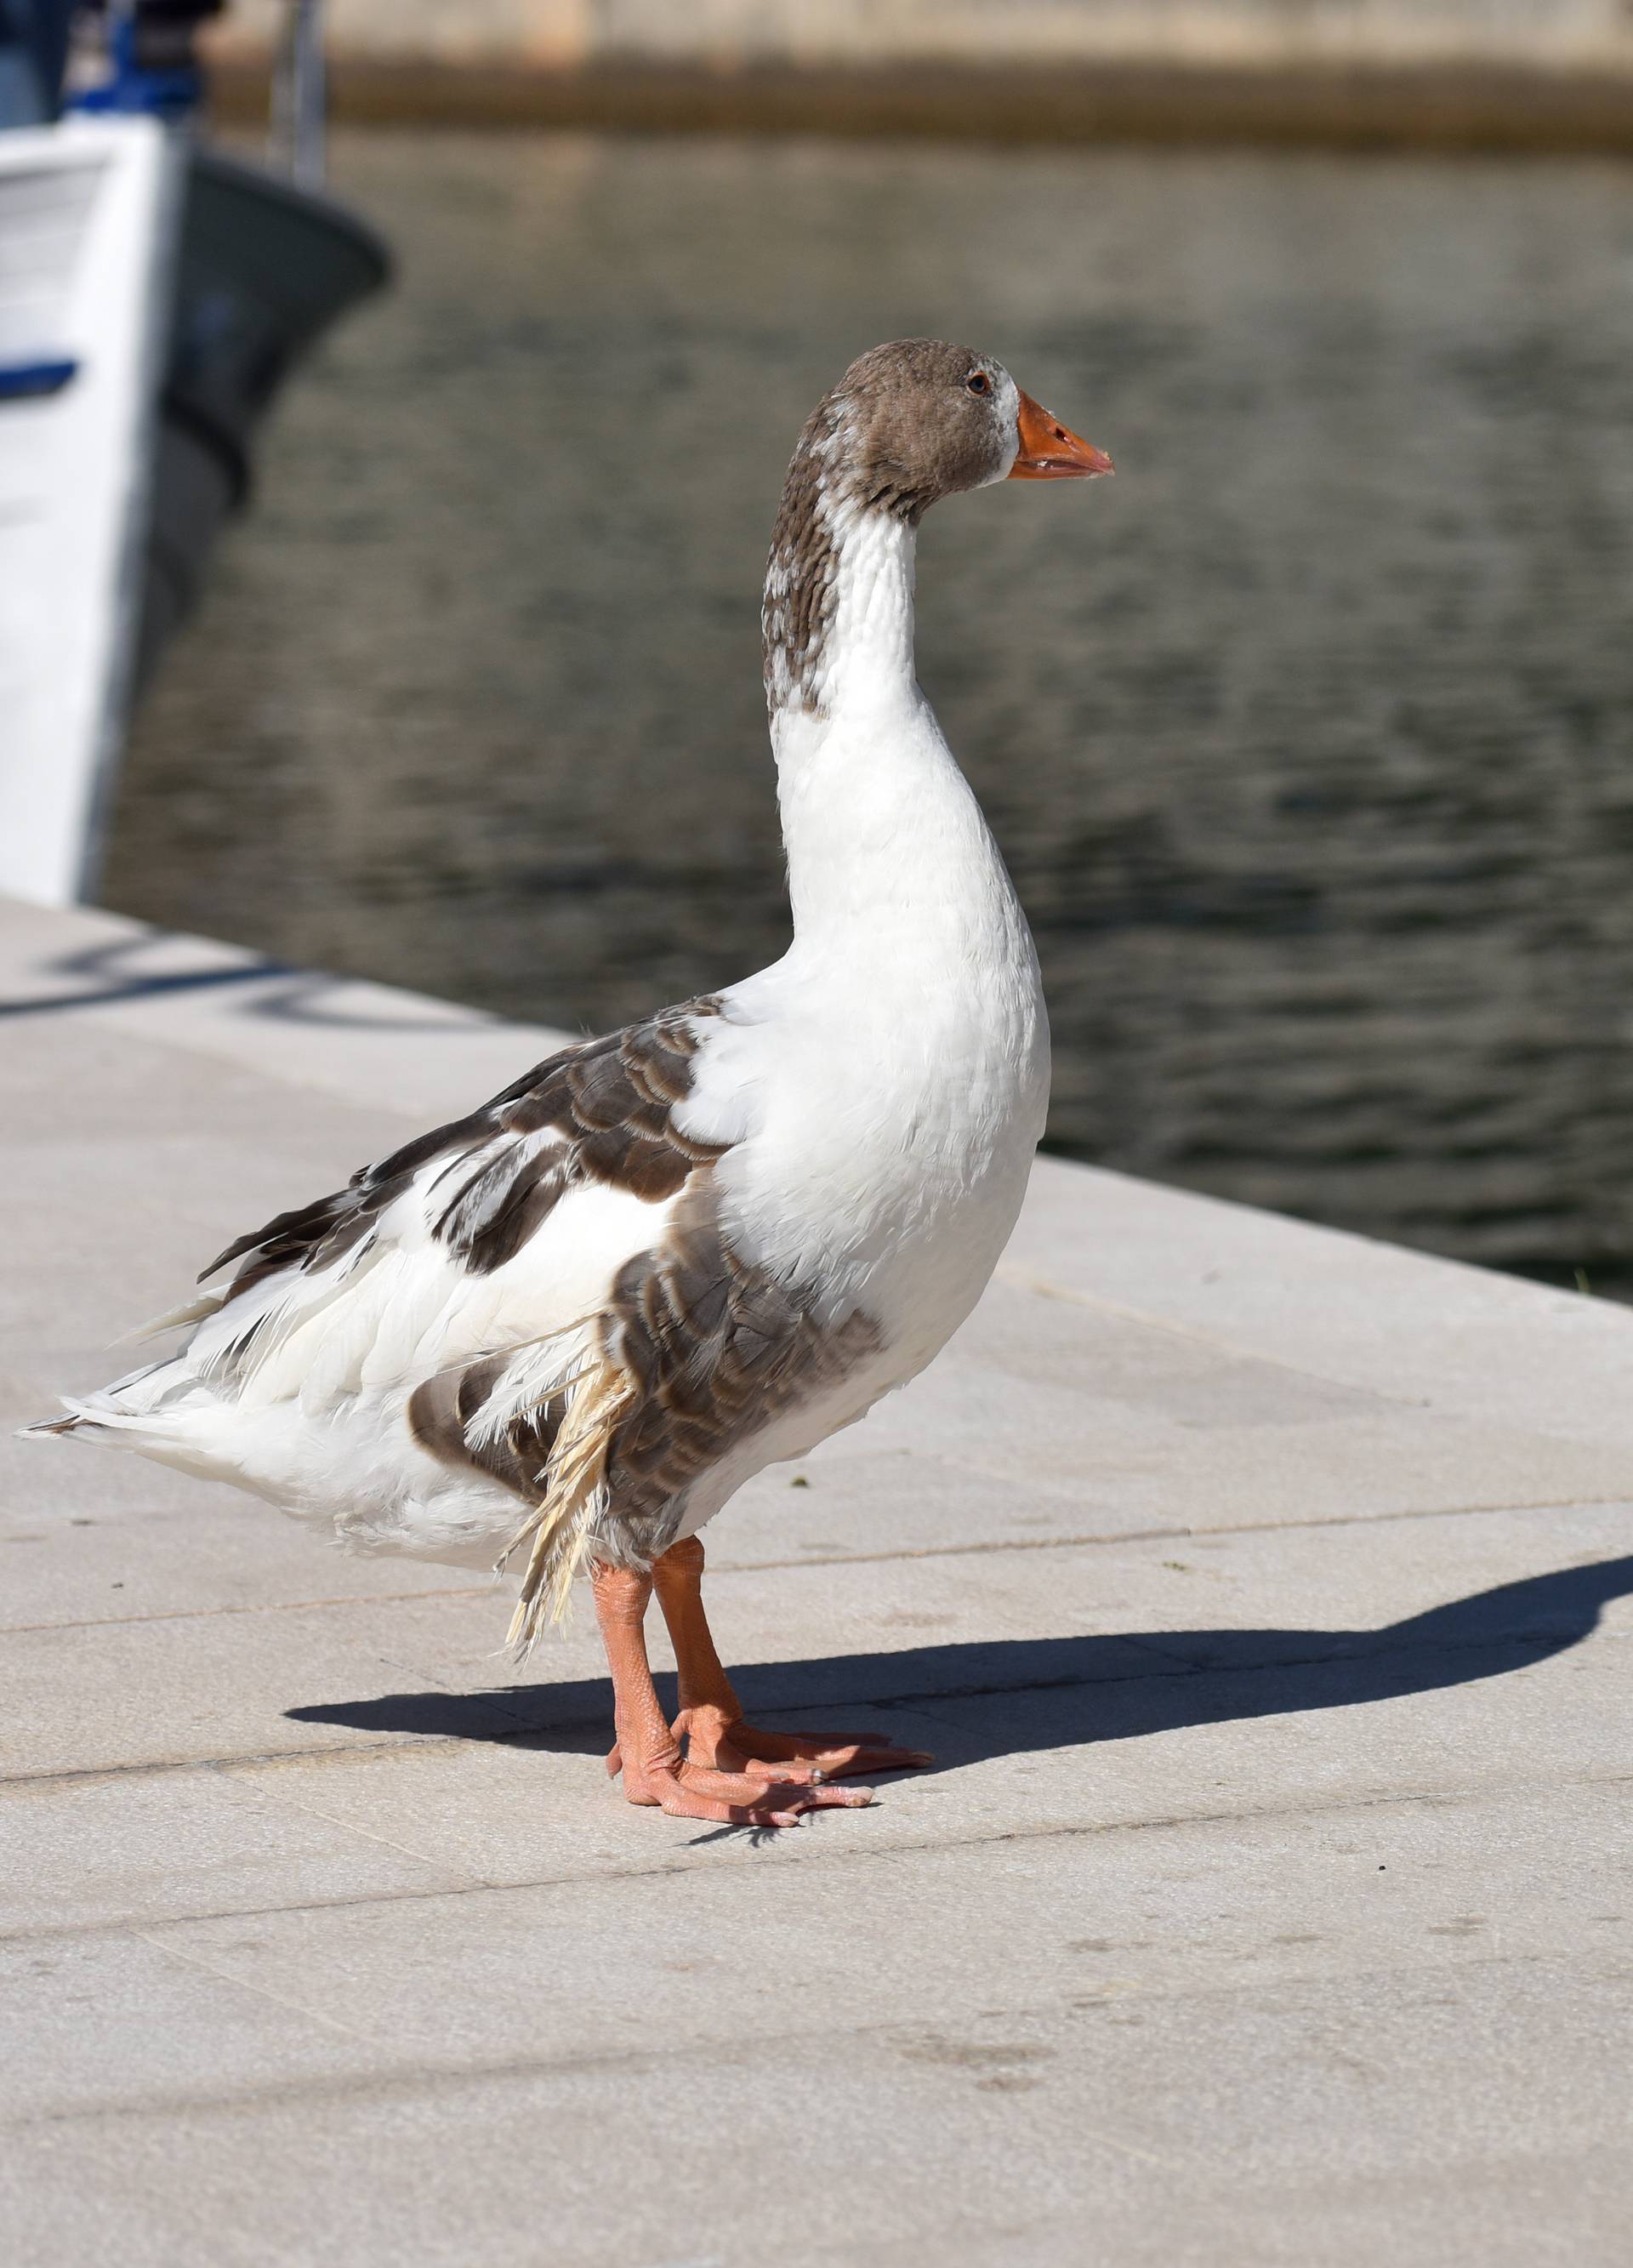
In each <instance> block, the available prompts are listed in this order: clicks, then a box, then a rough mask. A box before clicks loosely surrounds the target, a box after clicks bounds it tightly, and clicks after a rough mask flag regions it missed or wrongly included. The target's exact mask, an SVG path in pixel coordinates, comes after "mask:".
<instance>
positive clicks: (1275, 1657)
mask: <svg viewBox="0 0 1633 2268" xmlns="http://www.w3.org/2000/svg"><path fill="white" fill-rule="evenodd" d="M1629 1592H1633V1556H1629V1557H1624V1558H1619V1559H1601V1560H1598V1561H1595V1562H1594V1563H1593V1565H1588V1566H1578V1567H1562V1568H1559V1569H1557V1570H1556V1571H1555V1572H1552V1573H1549V1574H1545V1575H1530V1576H1526V1577H1525V1578H1524V1579H1523V1580H1520V1581H1518V1582H1513V1583H1503V1584H1499V1585H1498V1586H1497V1587H1496V1588H1495V1589H1493V1590H1489V1591H1478V1592H1475V1594H1473V1595H1472V1596H1470V1597H1468V1598H1464V1599H1453V1600H1452V1601H1450V1602H1448V1603H1447V1604H1446V1605H1445V1606H1440V1607H1432V1608H1431V1609H1430V1610H1429V1611H1428V1612H1427V1613H1426V1614H1421V1615H1412V1616H1408V1617H1407V1619H1406V1620H1405V1621H1403V1622H1396V1623H1387V1624H1384V1626H1383V1627H1382V1628H1381V1629H1378V1630H1194V1631H1184V1630H1180V1631H1139V1632H1132V1633H1123V1634H1120V1635H1118V1636H1115V1637H1100V1636H1094V1637H1086V1636H1085V1637H1078V1638H998V1639H990V1640H984V1641H983V1640H975V1641H971V1642H968V1643H963V1644H958V1645H946V1646H911V1647H908V1648H907V1649H905V1650H903V1651H901V1652H900V1653H845V1654H833V1655H829V1656H827V1657H825V1658H823V1659H820V1660H816V1661H779V1662H762V1663H754V1664H752V1665H750V1666H748V1667H747V1668H733V1669H732V1679H733V1682H734V1683H735V1684H736V1686H737V1690H738V1691H739V1694H740V1696H741V1697H742V1700H743V1704H744V1707H745V1709H746V1711H747V1712H748V1714H749V1715H750V1716H751V1717H761V1718H770V1717H776V1716H781V1715H787V1714H790V1713H795V1714H799V1715H807V1716H809V1717H810V1719H811V1721H812V1722H813V1723H815V1724H820V1725H823V1726H836V1727H845V1728H846V1729H865V1728H866V1726H867V1723H868V1721H869V1719H874V1720H875V1721H878V1722H880V1723H881V1724H883V1725H885V1726H886V1728H887V1727H888V1719H889V1716H890V1712H892V1711H893V1710H896V1709H903V1710H906V1709H910V1710H913V1711H915V1712H922V1713H927V1714H930V1715H932V1716H934V1717H936V1718H937V1719H938V1728H937V1732H936V1734H935V1736H934V1738H935V1746H936V1749H937V1755H938V1761H939V1762H940V1763H942V1764H972V1763H975V1762H977V1761H979V1760H981V1759H982V1758H985V1757H989V1756H1010V1755H1015V1754H1018V1753H1020V1752H1022V1751H1024V1750H1026V1749H1056V1748H1063V1747H1070V1746H1072V1745H1075V1744H1078V1743H1087V1742H1096V1741H1117V1740H1133V1739H1136V1738H1138V1737H1140V1736H1141V1735H1143V1734H1151V1733H1165V1732H1173V1731H1177V1730H1178V1729H1180V1728H1181V1727H1184V1726H1189V1725H1218V1724H1226V1723H1231V1722H1233V1721H1236V1720H1241V1719H1249V1718H1254V1717H1269V1716H1280V1715H1285V1714H1291V1713H1294V1712H1301V1711H1305V1710H1310V1709H1348V1708H1357V1707H1359V1706H1361V1705H1363V1704H1365V1703H1367V1702H1371V1701H1383V1700H1392V1699H1396V1698H1398V1697H1401V1696H1402V1695H1406V1694H1413V1693H1431V1692H1436V1691H1438V1690H1441V1689H1442V1688H1444V1687H1446V1686H1451V1685H1467V1684H1472V1683H1476V1682H1477V1681H1479V1680H1481V1679H1483V1678H1490V1677H1501V1676H1504V1675H1507V1674H1508V1672H1510V1671H1511V1670H1515V1669H1523V1668H1527V1667H1529V1666H1530V1665H1531V1664H1532V1663H1534V1662H1538V1661H1545V1660H1547V1659H1548V1656H1549V1655H1551V1654H1556V1653H1563V1652H1565V1651H1566V1650H1567V1649H1568V1648H1569V1647H1570V1646H1577V1645H1579V1644H1580V1642H1581V1641H1582V1640H1583V1639H1584V1638H1586V1637H1587V1636H1588V1635H1589V1633H1590V1632H1591V1631H1593V1629H1594V1628H1595V1626H1596V1625H1597V1624H1598V1621H1599V1617H1600V1609H1601V1608H1602V1607H1603V1606H1604V1605H1605V1603H1606V1602H1607V1601H1608V1600H1611V1599H1617V1598H1621V1597H1622V1596H1623V1595H1625V1594H1627V1593H1629ZM658 1684H659V1688H660V1690H664V1692H665V1697H666V1702H668V1701H670V1700H671V1699H672V1697H673V1685H672V1683H670V1682H669V1681H666V1679H665V1678H663V1677H662V1676H661V1675H660V1676H659V1679H658ZM972 1704H973V1705H972ZM818 1712H820V1713H818ZM285 1713H286V1714H287V1715H288V1716H290V1717H291V1718H294V1719H297V1720H298V1721H299V1722H300V1723H302V1724H312V1725H345V1726H349V1727H353V1728H354V1729H355V1730H357V1731H359V1732H370V1733H409V1734H423V1735H425V1736H428V1737H430V1738H437V1739H443V1740H449V1739H452V1740H467V1741H504V1742H515V1743H519V1744H522V1745H526V1746H529V1747H539V1748H549V1749H566V1750H571V1751H577V1752H580V1753H590V1752H594V1753H599V1752H600V1750H601V1749H604V1748H605V1746H606V1743H607V1737H608V1733H607V1727H608V1726H609V1725H610V1722H611V1715H612V1704H611V1695H610V1691H609V1689H608V1687H607V1683H606V1681H605V1680H604V1679H601V1678H587V1679H577V1680H574V1681H572V1682H571V1683H563V1684H556V1685H550V1684H533V1685H509V1686H496V1687H491V1688H486V1689H484V1690H481V1691H479V1692H475V1693H467V1694H459V1693H390V1694H384V1695H381V1696H380V1697H378V1698H373V1699H364V1700H357V1701H328V1702H320V1703H318V1702H314V1703H311V1704H308V1705H305V1706H303V1707H299V1708H295V1709H291V1710H289V1711H287V1712H285Z"/></svg>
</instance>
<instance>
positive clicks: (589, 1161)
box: [199, 995, 721, 1297]
mask: <svg viewBox="0 0 1633 2268" xmlns="http://www.w3.org/2000/svg"><path fill="white" fill-rule="evenodd" d="M719 1013H721V1010H720V1002H719V1000H718V999H717V998H715V997H714V996H712V995H705V996H704V997H703V998H700V999H696V1000H689V1001H688V1002H686V1003H685V1005H683V1006H680V1007H679V1008H667V1009H666V1010H665V1011H664V1012H663V1013H662V1014H661V1015H657V1016H650V1017H648V1018H647V1019H646V1020H645V1021H644V1023H639V1024H630V1025H629V1026H627V1027H625V1028H624V1029H623V1030H622V1031H621V1032H614V1033H611V1034H610V1035H608V1036H607V1037H606V1038H605V1039H600V1040H586V1041H584V1042H581V1043H580V1044H579V1045H577V1047H570V1048H563V1049H562V1050H561V1052H560V1053H559V1054H558V1055H554V1056H550V1057H547V1059H546V1060H545V1061H544V1062H543V1063H541V1064H534V1065H533V1069H532V1070H531V1071H525V1072H524V1073H523V1074H522V1076H521V1078H520V1079H517V1080H516V1081H515V1082H514V1084H513V1085H511V1086H507V1087H506V1088H505V1090H504V1093H503V1094H497V1095H496V1096H495V1097H494V1099H493V1100H492V1101H491V1102H489V1103H486V1104H484V1105H483V1107H482V1108H481V1109H480V1110H475V1111H473V1112H472V1113H471V1114H470V1115H469V1116H468V1117H465V1118H457V1119H455V1120H453V1121H452V1123H451V1124H449V1125H446V1126H439V1127H438V1128H436V1129H435V1130H433V1131H432V1132H430V1133H429V1134H422V1135H420V1136H418V1137H417V1138H416V1139H415V1140H414V1141H412V1142H409V1143H407V1144H405V1145H404V1146H403V1147H402V1148H401V1149H400V1150H394V1152H392V1154H391V1156H390V1157H388V1158H382V1159H380V1160H379V1162H378V1163H377V1164H375V1165H372V1166H365V1167H364V1168H363V1169H362V1171H361V1172H359V1173H357V1174H355V1175H353V1176H352V1178H351V1180H350V1182H348V1184H347V1186H346V1187H345V1188H344V1189H337V1190H335V1192H334V1193H333V1194H332V1195H330V1196H328V1197H320V1198H318V1199H317V1201H316V1202H315V1203H314V1204H309V1205H305V1206H302V1207H300V1208H298V1210H296V1211H291V1212H283V1213H279V1214H278V1215H277V1217H276V1219H273V1220H270V1221H268V1223H267V1225H266V1226H265V1227H264V1228H259V1229H255V1230H254V1231H253V1232H252V1233H250V1234H249V1235H247V1236H241V1237H239V1239H238V1241H237V1242H236V1243H233V1244H230V1245H229V1246H228V1247H227V1248H226V1250H225V1251H224V1253H222V1254H221V1255H220V1256H218V1257H217V1259H215V1260H213V1261H211V1263H210V1266H209V1267H208V1268H206V1269H205V1270H203V1275H202V1276H201V1278H200V1279H199V1280H200V1281H201V1282H202V1281H203V1278H204V1277H209V1276H213V1275H214V1274H215V1273H216V1272H217V1270H218V1269H222V1268H227V1267H231V1266H232V1263H234V1262H235V1261H242V1262H243V1263H245V1264H244V1265H243V1266H242V1267H241V1268H240V1269H239V1272H238V1274H237V1275H236V1276H235V1277H234V1278H233V1280H232V1286H231V1291H230V1293H229V1296H230V1297H232V1296H235V1295H236V1294H238V1293H239V1292H245V1291H247V1290H249V1289H250V1288H251V1287H252V1286H253V1285H256V1284H258V1283H260V1282H261V1280H262V1279H263V1278H265V1277H267V1276H269V1275H272V1274H273V1273H275V1272H276V1270H279V1269H283V1268H287V1267H290V1266H291V1265H293V1266H297V1267H299V1268H302V1269H306V1270H312V1269H318V1268H322V1267H326V1266H327V1265H328V1263H330V1262H331V1261H333V1260H335V1259H338V1258H339V1257H340V1256H342V1254H343V1253H345V1252H347V1251H349V1250H350V1249H351V1248H352V1247H353V1246H354V1245H356V1244H357V1243H359V1242H361V1241H364V1239H366V1238H367V1237H369V1236H371V1234H372V1233H373V1232H374V1227H375V1224H376V1223H377V1222H378V1220H379V1217H380V1215H381V1214H382V1213H383V1212H384V1211H386V1207H387V1206H388V1205H391V1204H394V1203H395V1201H396V1199H397V1198H398V1197H401V1195H402V1194H403V1192H404V1190H405V1189H408V1188H409V1186H410V1185H411V1184H412V1182H414V1180H415V1177H416V1175H419V1174H420V1173H422V1172H423V1170H424V1168H425V1167H427V1166H429V1165H432V1164H434V1163H435V1162H436V1161H437V1160H438V1159H443V1160H446V1165H445V1171H444V1173H443V1174H442V1175H438V1182H437V1187H438V1192H439V1194H440V1193H441V1191H442V1189H443V1188H444V1186H445V1184H446V1189H447V1193H446V1195H445V1197H443V1200H442V1209H441V1211H439V1213H438V1216H437V1219H436V1220H435V1222H434V1223H433V1226H432V1233H433V1234H434V1235H435V1236H436V1237H437V1238H438V1241H439V1242H441V1243H442V1244H444V1245H445V1247H446V1248H447V1249H448V1250H449V1251H450V1252H452V1254H454V1255H455V1256H456V1257H457V1258H459V1259H460V1260H461V1261H462V1262H463V1263H464V1264H465V1266H466V1267H467V1269H468V1270H470V1271H471V1273H472V1274H473V1275H478V1276H483V1275H489V1274H491V1272H492V1271H493V1270H495V1269H496V1268H502V1267H503V1266H504V1263H505V1262H506V1261H507V1260H510V1259H512V1258H513V1257H514V1256H515V1255H516V1254H517V1253H518V1252H519V1250H520V1249H521V1247H522V1246H523V1245H524V1244H525V1243H526V1241H527V1239H528V1238H529V1237H530V1236H532V1235H533V1234H534V1233H535V1232H536V1231H537V1230H538V1229H539V1227H540V1226H541V1224H542V1223H543V1222H544V1221H545V1220H546V1219H548V1217H549V1214H550V1212H551V1211H552V1209H553V1208H554V1206H555V1204H557V1202H558V1201H559V1200H560V1198H561V1197H563V1194H564V1193H565V1192H566V1191H567V1190H568V1189H570V1188H571V1187H572V1186H573V1185H574V1183H575V1182H584V1181H593V1182H607V1183H609V1184H611V1185H612V1186H614V1187H615V1188H619V1189H630V1190H633V1192H634V1193H635V1194H636V1196H637V1197H645V1198H648V1199H651V1201H653V1202H658V1201H659V1200H661V1199H663V1198H665V1197H673V1195H674V1194H675V1192H676V1191H677V1190H678V1189H680V1188H682V1187H683V1186H684V1184H685V1182H686V1179H687V1176H688V1175H689V1174H690V1173H691V1172H692V1170H693V1168H694V1167H696V1166H698V1165H700V1164H702V1163H704V1162H706V1161H708V1160H710V1159H713V1158H716V1157H718V1156H719V1155H720V1154H721V1152H720V1147H719V1145H710V1144H707V1143H699V1142H694V1141H689V1140H688V1139H687V1138H686V1137H685V1136H683V1135H682V1134H680V1132H679V1131H678V1130H677V1129H676V1127H675V1125H674V1123H673V1111H674V1107H675V1105H676V1104H677V1103H679V1102H681V1101H684V1100H685V1098H686V1096H687V1095H688V1094H689V1093H690V1091H691V1064H692V1057H694V1056H695V1054H696V1052H697V1047H698V1032H697V1028H696V1027H697V1026H698V1025H699V1024H700V1023H703V1022H706V1021H707V1020H708V1019H710V1017H714V1016H717V1015H718V1014H719ZM552 1134H554V1135H555V1136H557V1137H558V1139H556V1140H555V1141H549V1140H545V1139H541V1137H548V1136H549V1135H552ZM464 1160H471V1161H472V1164H471V1170H470V1171H469V1172H468V1173H467V1174H466V1175H464V1176H463V1177H462V1178H455V1177H456V1176H458V1175H459V1172H460V1165H461V1163H462V1162H463V1161H464Z"/></svg>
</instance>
